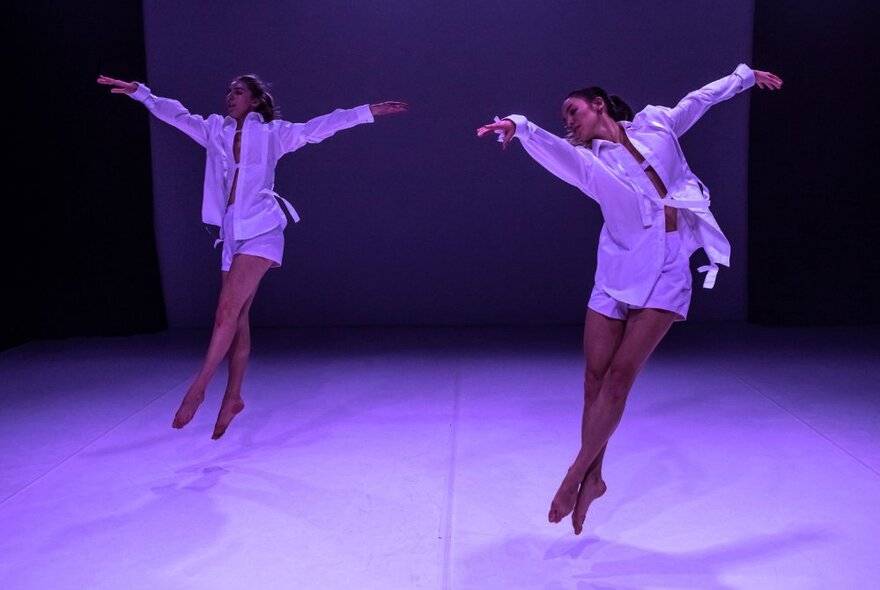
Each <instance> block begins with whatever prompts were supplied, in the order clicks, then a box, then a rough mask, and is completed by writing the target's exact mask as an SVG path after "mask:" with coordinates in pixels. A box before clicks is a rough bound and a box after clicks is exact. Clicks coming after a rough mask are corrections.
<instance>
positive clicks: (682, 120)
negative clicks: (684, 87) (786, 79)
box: [667, 64, 782, 137]
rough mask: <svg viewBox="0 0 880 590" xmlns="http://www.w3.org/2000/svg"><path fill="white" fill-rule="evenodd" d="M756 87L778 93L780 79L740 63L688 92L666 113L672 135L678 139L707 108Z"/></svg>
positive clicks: (780, 85)
mask: <svg viewBox="0 0 880 590" xmlns="http://www.w3.org/2000/svg"><path fill="white" fill-rule="evenodd" d="M755 84H757V85H758V87H759V88H762V89H765V88H766V89H770V90H778V89H779V88H781V87H782V79H780V78H779V77H778V76H776V75H774V74H771V73H770V72H762V71H760V70H753V69H751V68H750V67H748V66H747V65H745V64H740V65H739V66H738V67H737V68H736V70H734V72H733V73H732V74H731V75H729V76H725V77H724V78H721V79H720V80H716V81H714V82H712V83H711V84H707V85H706V86H703V87H702V88H700V89H699V90H696V91H694V92H691V93H690V94H688V95H687V96H685V97H684V98H683V99H681V101H680V102H679V103H678V104H677V105H675V107H673V108H672V109H668V110H667V113H668V115H669V118H670V119H671V122H672V129H673V131H674V132H675V135H676V136H677V137H681V136H682V135H684V133H685V132H686V131H687V130H688V129H690V128H691V127H692V126H693V125H694V123H696V122H697V121H698V120H699V119H700V117H702V116H703V115H704V114H705V113H706V111H708V110H709V108H710V107H712V106H713V105H716V104H718V103H719V102H722V101H725V100H727V99H729V98H732V97H733V96H735V95H737V94H739V93H740V92H742V91H743V90H747V89H749V88H751V87H752V86H754V85H755Z"/></svg>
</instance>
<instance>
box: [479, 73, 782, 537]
mask: <svg viewBox="0 0 880 590" xmlns="http://www.w3.org/2000/svg"><path fill="white" fill-rule="evenodd" d="M755 84H757V85H758V86H759V87H760V88H768V89H771V90H776V89H779V88H781V87H782V80H781V79H779V78H778V77H777V76H775V75H773V74H771V73H769V72H761V71H758V70H752V69H751V68H749V67H748V66H746V65H740V66H738V67H737V68H736V70H735V71H734V73H733V74H731V75H729V76H726V77H724V78H721V79H720V80H717V81H715V82H712V83H711V84H709V85H707V86H704V87H703V88H701V89H700V90H697V91H695V92H692V93H690V94H688V95H687V96H685V97H684V99H682V100H681V102H679V103H678V104H677V105H676V106H675V107H674V108H667V107H656V106H648V107H646V108H645V109H644V110H642V111H641V112H639V113H637V114H636V115H635V116H633V112H632V110H631V109H630V108H629V106H628V105H627V104H626V103H625V102H623V101H622V100H621V99H620V98H619V97H616V96H609V95H608V94H607V93H606V92H605V91H604V90H603V89H601V88H599V87H595V86H594V87H591V88H586V89H583V90H576V91H574V92H572V93H570V94H569V95H568V97H567V98H566V99H565V101H564V102H563V103H562V118H563V122H564V124H565V127H566V129H567V131H568V136H567V138H566V139H563V138H561V137H557V136H556V135H553V134H552V133H549V132H547V131H545V130H544V129H541V128H540V127H538V126H537V125H535V124H534V123H532V122H530V121H528V120H527V119H526V118H525V117H523V116H520V115H511V116H509V117H507V118H505V119H503V120H498V119H497V118H496V122H495V123H490V124H488V125H484V126H483V127H480V128H479V129H478V130H477V135H478V136H479V137H482V136H485V135H487V134H489V133H493V132H494V133H497V134H500V137H499V140H500V141H501V142H502V147H503V148H506V147H507V146H508V144H509V143H510V142H511V140H512V139H513V138H514V137H517V138H519V140H520V142H521V143H522V145H523V147H524V148H525V150H526V152H528V154H529V155H530V156H532V158H534V159H535V160H536V161H537V162H538V163H539V164H541V165H542V166H543V167H544V168H546V169H547V170H548V171H550V172H551V173H553V174H554V175H555V176H557V177H558V178H560V179H561V180H564V181H565V182H567V183H569V184H571V185H573V186H575V187H577V188H578V189H580V190H581V191H583V192H584V193H585V194H586V195H587V196H589V197H591V198H592V199H594V200H595V201H596V202H597V203H598V204H599V207H600V208H601V210H602V216H603V219H604V224H603V226H602V231H601V233H600V235H599V251H598V257H597V264H596V276H595V286H594V287H593V291H592V293H591V295H590V300H589V302H588V304H587V313H586V319H585V322H584V356H585V361H586V371H585V377H584V412H583V419H582V423H581V447H580V451H579V452H578V454H577V456H576V457H575V460H574V462H573V463H572V465H571V467H570V468H569V469H568V472H567V473H566V475H565V477H564V479H563V480H562V485H560V487H559V490H558V491H557V492H556V495H555V497H554V498H553V501H552V503H551V505H550V512H549V515H548V518H549V520H550V522H559V521H561V520H562V519H563V518H565V517H566V516H567V515H568V514H569V513H571V514H572V525H573V527H574V532H575V534H580V532H581V531H582V530H583V524H584V520H585V518H586V514H587V509H588V508H589V506H590V503H591V502H592V501H593V500H595V499H596V498H598V497H600V496H602V494H604V493H605V491H606V485H605V481H604V480H603V479H602V461H603V459H604V457H605V449H606V446H607V443H608V439H609V438H610V437H611V435H612V434H613V433H614V431H615V429H616V428H617V425H618V424H619V423H620V419H621V416H622V415H623V409H624V405H625V403H626V398H627V395H628V393H629V390H630V388H631V387H632V385H633V382H634V381H635V378H636V375H638V373H639V370H640V369H641V368H642V366H643V365H644V364H645V362H646V361H647V360H648V357H649V356H650V355H651V353H652V352H653V350H654V348H655V347H656V346H657V345H658V344H659V343H660V340H662V339H663V337H664V336H665V335H666V332H667V331H668V330H669V328H670V326H671V325H672V323H673V322H675V321H683V320H684V319H685V317H686V316H687V311H688V306H689V305H690V298H691V274H690V266H689V263H688V260H689V258H690V256H691V254H693V253H694V252H695V251H696V250H697V249H699V248H702V249H703V250H704V251H705V252H706V254H707V256H708V258H709V264H708V265H707V266H703V267H700V269H699V270H700V272H705V273H706V278H705V280H704V283H703V286H704V287H705V288H707V289H711V288H712V287H713V286H714V283H715V277H716V274H717V272H718V265H719V264H723V265H725V266H729V260H730V244H729V243H728V241H727V239H726V238H725V237H724V234H723V233H721V229H720V228H719V227H718V224H717V223H716V222H715V218H714V217H713V216H712V214H711V213H710V212H709V192H708V191H707V190H706V187H705V185H703V183H702V182H700V180H699V179H698V178H697V177H696V176H695V175H694V174H693V173H692V172H691V171H690V168H689V167H688V164H687V162H686V160H685V158H684V154H683V153H682V151H681V147H680V145H679V143H678V138H679V137H681V135H682V134H684V133H685V132H686V131H687V130H688V129H689V128H690V127H691V126H692V125H693V124H694V123H696V122H697V120H698V119H699V118H700V117H701V116H702V115H703V114H704V113H705V112H706V111H707V110H708V109H709V107H711V106H712V105H715V104H717V103H719V102H721V101H724V100H727V99H729V98H731V97H733V96H734V95H736V94H737V93H739V92H742V91H743V90H746V89H748V88H750V87H751V86H753V85H755Z"/></svg>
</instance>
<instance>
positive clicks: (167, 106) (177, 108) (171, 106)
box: [98, 76, 208, 147]
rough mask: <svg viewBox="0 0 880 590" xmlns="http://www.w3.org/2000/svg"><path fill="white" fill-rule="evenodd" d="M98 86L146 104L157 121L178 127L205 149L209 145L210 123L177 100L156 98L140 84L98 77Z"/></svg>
mask: <svg viewBox="0 0 880 590" xmlns="http://www.w3.org/2000/svg"><path fill="white" fill-rule="evenodd" d="M98 84H102V85H104V86H110V92H112V93H113V94H127V95H128V96H130V97H131V98H133V99H134V100H137V101H139V102H142V103H144V106H145V107H147V109H148V110H149V111H150V112H151V113H153V115H155V116H156V118H157V119H159V120H161V121H164V122H165V123H168V124H169V125H172V126H174V127H177V128H178V129H180V130H181V131H183V132H184V133H186V134H187V135H189V136H190V137H191V138H193V139H194V140H195V141H196V143H198V144H199V145H200V146H202V147H205V146H206V145H207V144H208V122H207V121H206V120H205V118H204V117H201V116H199V115H193V114H191V113H190V112H189V111H188V110H186V108H185V107H184V106H183V105H182V104H180V103H179V102H177V101H176V100H171V99H168V98H161V97H158V96H154V95H153V94H152V93H151V92H150V89H149V88H147V87H146V86H145V85H143V84H140V83H138V82H125V81H123V80H116V79H115V78H110V77H107V76H98Z"/></svg>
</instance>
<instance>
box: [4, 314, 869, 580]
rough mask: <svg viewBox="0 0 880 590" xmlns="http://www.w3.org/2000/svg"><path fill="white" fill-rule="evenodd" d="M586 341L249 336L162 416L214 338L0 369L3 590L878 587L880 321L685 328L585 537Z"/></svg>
mask: <svg viewBox="0 0 880 590" xmlns="http://www.w3.org/2000/svg"><path fill="white" fill-rule="evenodd" d="M580 339H581V332H580V329H577V328H460V329H456V328H437V329H428V328H419V329H366V328H364V329H341V328H339V329H321V330H319V329H298V330H257V331H255V334H254V346H253V355H252V362H251V365H250V367H249V370H248V374H247V377H246V381H245V399H246V402H247V408H246V409H245V411H244V412H243V413H242V414H241V415H239V416H238V418H236V420H235V421H234V422H233V423H232V425H231V427H230V429H229V431H228V432H227V434H226V436H225V437H224V438H223V439H221V440H219V441H212V440H211V439H210V435H211V431H212V426H213V423H214V419H215V418H216V412H217V408H218V404H219V398H220V396H221V395H222V390H223V385H224V380H225V374H219V375H218V376H217V378H216V379H215V381H214V384H213V386H212V387H211V389H210V390H209V392H208V396H207V399H206V402H205V403H204V404H203V406H202V408H201V410H200V412H199V414H198V415H197V416H196V418H195V420H194V421H193V423H191V424H190V425H189V426H188V427H187V428H185V429H184V430H182V431H175V430H172V429H171V427H170V424H171V418H172V416H173V413H174V411H175V409H176V407H177V404H178V402H179V399H180V398H181V396H182V394H183V392H184V391H185V389H186V386H187V385H188V382H189V379H190V378H191V377H192V375H193V374H194V372H195V370H196V368H197V364H198V362H199V360H200V358H201V354H202V352H203V350H204V348H205V345H206V343H207V333H206V332H189V331H175V332H166V333H162V334H155V335H146V336H138V337H132V338H107V339H74V340H65V341H44V342H32V343H29V344H27V345H24V346H21V347H19V348H16V349H13V350H10V351H6V352H4V353H2V354H0V396H2V400H3V410H2V412H0V444H2V449H3V453H2V456H0V501H2V503H0V588H3V589H4V590H24V589H28V590H30V589H34V590H36V589H39V590H63V589H76V590H104V589H107V590H139V589H150V590H156V589H160V590H176V589H181V590H184V589H186V590H198V589H203V588H204V589H211V590H222V589H240V588H255V589H261V590H262V589H267V590H268V589H296V590H312V589H314V590H335V589H353V588H356V589H359V590H372V589H376V590H408V589H417V588H429V589H443V590H446V589H456V590H519V589H523V590H531V589H542V590H544V589H546V590H564V589H574V590H611V589H614V590H623V589H627V590H629V589H639V590H646V589H655V588H656V589H661V588H662V589H698V590H714V589H749V590H755V589H767V590H787V589H792V590H808V589H817V590H818V589H822V590H838V589H839V590H853V589H858V590H862V589H865V590H867V589H868V588H877V587H880V559H878V557H877V555H878V553H877V545H876V543H877V536H878V531H880V329H878V328H862V329H780V328H775V329H769V328H761V327H755V326H743V325H735V324H720V325H719V324H683V325H677V326H674V327H673V330H672V333H671V334H670V335H669V337H668V338H667V340H666V341H664V342H663V343H662V344H661V346H660V349H659V350H658V351H657V353H656V354H655V355H654V357H653V358H652V359H651V361H650V362H649V363H648V365H647V367H646V368H645V369H644V371H643V372H642V374H641V375H640V377H639V379H638V380H637V382H636V384H635V387H634V388H633V391H632V393H631V395H630V398H629V402H628V407H627V411H626V413H625V415H624V418H623V422H622V424H621V426H620V428H619V429H618V431H617V433H616V434H615V436H614V438H613V439H612V441H611V443H610V445H609V448H608V453H607V456H606V461H605V470H604V473H605V478H606V481H607V482H608V492H607V494H606V495H605V496H604V497H603V498H601V499H599V500H597V501H596V502H595V503H594V505H593V507H592V508H591V510H590V514H589V515H588V517H587V523H586V527H585V530H584V533H583V534H582V535H581V536H579V537H577V536H575V535H574V534H573V533H572V531H571V527H570V524H569V522H568V521H565V522H563V523H561V524H557V525H552V524H549V523H548V522H547V519H546V514H547V509H548V507H549V502H550V499H551V498H552V496H553V494H554V492H555V491H556V488H557V486H558V484H559V482H560V480H561V477H562V476H563V475H564V473H565V470H566V468H567V467H568V465H569V462H570V461H571V460H572V459H573V457H574V454H575V452H576V450H577V444H578V441H579V423H580V413H581V404H582V385H581V384H582V376H583V360H582V356H581V351H580V346H581V344H580Z"/></svg>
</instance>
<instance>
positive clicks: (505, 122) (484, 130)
mask: <svg viewBox="0 0 880 590" xmlns="http://www.w3.org/2000/svg"><path fill="white" fill-rule="evenodd" d="M493 132H494V133H500V134H501V149H505V150H506V149H507V146H508V145H509V144H510V140H512V139H513V135H514V133H516V125H514V124H513V121H511V120H509V119H501V120H500V121H497V120H496V122H495V123H489V124H488V125H483V126H482V127H480V128H479V129H477V137H483V136H484V135H488V134H489V133H493Z"/></svg>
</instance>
